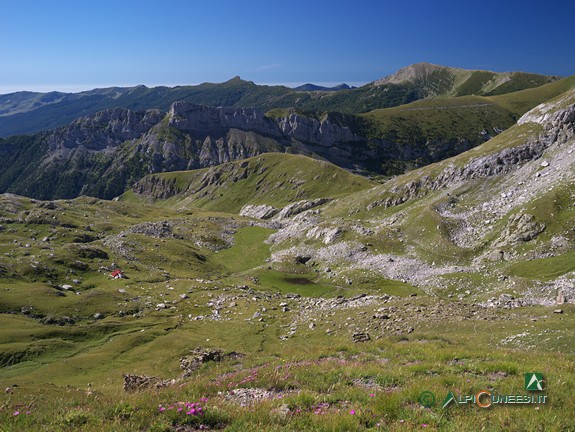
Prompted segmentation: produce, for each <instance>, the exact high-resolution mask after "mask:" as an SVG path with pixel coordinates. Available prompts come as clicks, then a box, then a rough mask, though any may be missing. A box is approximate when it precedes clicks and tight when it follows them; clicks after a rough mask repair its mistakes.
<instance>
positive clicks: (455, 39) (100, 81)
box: [0, 0, 575, 93]
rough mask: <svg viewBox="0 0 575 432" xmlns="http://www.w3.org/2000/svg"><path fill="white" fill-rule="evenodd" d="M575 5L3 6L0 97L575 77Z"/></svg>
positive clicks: (501, 1) (124, 1)
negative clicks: (412, 74)
mask: <svg viewBox="0 0 575 432" xmlns="http://www.w3.org/2000/svg"><path fill="white" fill-rule="evenodd" d="M574 17H575V1H573V0H564V1H555V0H549V1H546V2H543V1H530V0H527V1H506V0H498V1H492V0H481V1H464V0H459V1H447V0H446V1H442V0H396V1H386V0H370V1H367V0H354V1H340V0H335V1H314V0H307V1H300V0H296V1H282V2H280V1H275V0H266V1H263V0H262V1H259V0H252V1H249V0H244V1H239V0H154V1H152V0H114V1H110V0H97V1H93V0H0V93H7V92H9V91H15V90H22V89H30V90H38V89H40V90H47V89H59V90H66V89H69V90H78V89H87V88H93V87H101V86H110V85H122V86H124V85H135V84H146V85H148V86H154V85H177V84H197V83H201V82H206V81H209V82H221V81H226V80H228V79H230V78H232V77H233V76H235V75H240V76H241V77H242V78H244V79H247V80H251V81H254V82H256V83H263V84H265V83H285V84H288V85H289V84H293V83H305V82H313V83H340V82H347V83H366V82H370V81H373V80H375V79H378V78H381V77H384V76H386V75H389V74H391V73H393V72H395V71H396V70H397V69H399V68H401V67H403V66H406V65H408V64H411V63H416V62H420V61H428V62H431V63H436V64H442V65H446V66H454V67H463V68H467V69H488V70H494V71H512V70H523V71H528V72H535V73H543V74H555V75H564V76H566V75H572V74H575V45H574V43H573V41H574V40H575V37H574V35H573V28H574V19H575V18H574Z"/></svg>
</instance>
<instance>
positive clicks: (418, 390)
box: [0, 24, 575, 432]
mask: <svg viewBox="0 0 575 432" xmlns="http://www.w3.org/2000/svg"><path fill="white" fill-rule="evenodd" d="M318 25H319V24H318ZM262 43H263V42H262ZM118 49H119V48H118ZM190 49H191V48H190ZM166 51H168V48H166ZM161 55H162V53H158V56H159V57H160V58H163V57H161ZM318 55H319V54H318ZM158 61H160V60H158ZM267 67H268V68H269V69H273V68H275V67H276V66H274V65H269V66H267ZM278 67H279V66H278ZM262 70H263V69H262ZM253 73H254V74H256V73H257V71H256V70H255V69H254V72H253ZM348 84H351V85H348ZM348 84H340V85H335V84H334V85H332V84H322V83H319V82H318V83H317V84H310V83H308V84H303V85H299V86H287V85H279V84H277V85H275V84H273V85H272V84H270V85H262V84H256V83H255V82H252V81H247V80H244V79H242V78H240V77H238V76H236V77H234V78H232V79H230V80H228V81H224V82H221V83H203V84H198V85H178V86H168V85H165V86H164V85H163V86H145V85H136V86H125V87H122V86H117V87H107V88H97V89H92V90H84V91H79V92H64V91H51V92H35V91H17V92H11V93H6V94H2V95H0V388H1V389H2V396H0V431H1V432H21V431H82V432H84V431H86V432H90V431H94V432H96V431H97V432H104V431H110V432H112V431H114V432H115V431H140V432H191V431H200V430H211V431H342V432H344V431H345V432H347V431H358V432H359V431H411V430H435V431H454V432H455V431H457V432H459V431H476V430H477V431H478V430H490V431H543V430H545V431H570V430H575V420H574V418H575V417H574V415H575V397H574V395H575V350H574V347H575V188H574V184H575V75H574V76H568V77H562V76H558V75H547V74H535V73H530V72H492V71H487V70H470V69H463V68H456V67H447V66H440V65H436V64H431V63H416V64H413V65H410V66H407V67H404V68H401V69H400V70H398V71H397V72H395V73H393V74H391V75H388V76H385V77H373V80H372V81H371V82H369V83H367V84H363V85H352V83H351V82H349V81H348Z"/></svg>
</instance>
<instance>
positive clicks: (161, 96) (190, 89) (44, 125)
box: [0, 67, 557, 137]
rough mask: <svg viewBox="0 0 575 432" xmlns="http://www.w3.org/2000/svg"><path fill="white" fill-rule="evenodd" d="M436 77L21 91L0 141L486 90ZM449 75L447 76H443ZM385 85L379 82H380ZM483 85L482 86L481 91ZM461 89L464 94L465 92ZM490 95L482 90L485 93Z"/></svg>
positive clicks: (1, 116)
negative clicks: (125, 122) (238, 110)
mask: <svg viewBox="0 0 575 432" xmlns="http://www.w3.org/2000/svg"><path fill="white" fill-rule="evenodd" d="M439 68H443V69H441V70H442V71H443V72H441V73H439V74H436V75H437V76H434V77H427V78H425V79H419V80H416V82H409V81H405V82H402V83H391V82H390V83H385V84H376V83H377V82H378V81H375V82H373V83H369V84H366V85H364V86H362V87H359V88H350V89H340V90H337V91H313V90H312V91H303V90H296V89H290V88H288V87H285V86H267V85H257V84H255V83H253V82H252V81H245V80H243V79H241V78H240V77H239V76H236V77H234V78H232V79H230V80H228V81H225V82H223V83H202V84H199V85H195V86H177V87H164V86H159V87H153V88H148V87H146V86H143V85H139V86H135V87H126V88H122V87H110V88H104V89H94V90H89V91H84V92H80V93H61V92H51V93H33V92H18V93H11V94H7V95H0V137H6V136H11V135H18V134H27V133H33V132H38V131H44V130H50V129H53V128H56V127H61V126H64V125H66V124H67V123H69V122H71V121H73V120H74V119H76V118H78V117H81V116H84V115H89V114H92V113H95V112H98V111H101V110H104V109H108V108H114V107H123V108H129V109H133V110H137V109H160V110H168V109H169V107H170V105H171V104H172V103H174V102H176V101H187V102H191V103H195V104H200V105H211V106H232V107H240V106H241V107H247V106H249V107H255V108H259V109H263V110H270V109H275V108H284V109H287V108H298V109H303V110H323V111H340V112H344V113H351V114H355V113H362V112H367V111H370V110H373V109H377V108H386V107H391V106H397V105H401V104H405V103H409V102H413V101H415V100H418V99H424V98H428V97H431V96H437V95H444V94H452V95H461V94H472V93H473V92H474V91H476V89H477V88H479V89H480V90H481V89H483V87H482V85H479V84H481V83H482V80H483V79H484V77H481V76H474V77H473V79H467V80H466V83H467V84H466V85H467V87H465V86H464V85H459V84H458V87H457V89H459V90H458V92H455V93H454V88H453V85H452V84H453V81H454V80H455V78H454V76H452V74H451V75H450V74H449V73H447V72H445V71H447V70H448V69H450V68H445V67H439ZM444 72H445V73H444ZM556 79H557V77H552V76H543V75H535V74H524V75H516V76H515V78H513V77H512V79H510V81H508V82H507V83H505V84H503V85H499V86H498V87H497V88H496V89H494V90H497V89H499V90H500V91H502V92H503V93H505V92H510V91H516V90H520V89H524V88H530V87H534V86H538V85H542V84H544V83H546V82H549V81H554V80H556ZM379 81H380V80H379ZM478 86H479V87H478ZM460 90H461V91H460ZM481 91H482V92H483V93H485V92H484V91H483V90H481Z"/></svg>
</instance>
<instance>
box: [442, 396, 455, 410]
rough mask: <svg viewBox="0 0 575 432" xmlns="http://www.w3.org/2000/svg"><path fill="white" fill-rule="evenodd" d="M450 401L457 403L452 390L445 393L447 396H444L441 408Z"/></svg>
mask: <svg viewBox="0 0 575 432" xmlns="http://www.w3.org/2000/svg"><path fill="white" fill-rule="evenodd" d="M451 402H455V403H457V401H456V400H455V395H454V394H453V392H449V393H447V396H445V399H444V400H443V405H442V406H441V408H445V407H446V406H447V405H449V404H450V403H451Z"/></svg>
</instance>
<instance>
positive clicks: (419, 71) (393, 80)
mask: <svg viewBox="0 0 575 432" xmlns="http://www.w3.org/2000/svg"><path fill="white" fill-rule="evenodd" d="M439 70H449V71H457V70H463V69H456V68H450V67H447V66H441V65H436V64H433V63H428V62H421V63H414V64H411V65H409V66H405V67H403V68H401V69H400V70H398V71H397V72H395V73H393V74H391V75H388V76H386V77H385V78H382V79H379V80H377V81H375V82H374V84H375V85H382V84H401V83H404V82H406V81H408V82H413V81H415V80H417V79H419V78H422V77H426V76H428V75H430V74H431V73H432V72H435V71H439Z"/></svg>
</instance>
